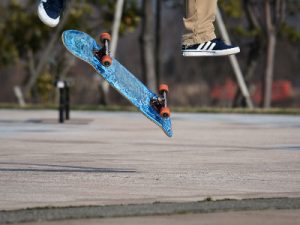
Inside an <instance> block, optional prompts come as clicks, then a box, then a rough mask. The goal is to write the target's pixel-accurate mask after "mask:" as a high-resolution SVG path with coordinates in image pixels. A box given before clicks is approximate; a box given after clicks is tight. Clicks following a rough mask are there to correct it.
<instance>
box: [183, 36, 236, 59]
mask: <svg viewBox="0 0 300 225" xmlns="http://www.w3.org/2000/svg"><path fill="white" fill-rule="evenodd" d="M181 51H182V55H183V56H225V55H232V54H237V53H239V52H240V48H239V47H238V46H233V45H227V44H225V43H224V41H222V40H221V39H219V38H216V39H213V40H211V41H208V42H205V43H202V44H195V45H183V46H182V49H181Z"/></svg>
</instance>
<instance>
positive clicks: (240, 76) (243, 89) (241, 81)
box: [216, 8, 253, 109]
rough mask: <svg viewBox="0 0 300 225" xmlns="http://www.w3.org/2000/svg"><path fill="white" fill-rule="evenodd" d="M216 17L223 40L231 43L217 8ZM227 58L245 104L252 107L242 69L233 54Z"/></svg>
mask: <svg viewBox="0 0 300 225" xmlns="http://www.w3.org/2000/svg"><path fill="white" fill-rule="evenodd" d="M216 19H217V25H218V28H219V30H220V32H221V35H222V38H223V39H224V41H225V42H226V43H227V44H231V41H230V38H229V35H228V32H227V30H226V27H225V24H224V22H223V18H222V15H221V12H220V9H219V8H217V14H216ZM229 60H230V63H231V66H232V68H233V70H234V73H235V76H236V79H237V82H238V85H239V87H240V89H241V92H242V94H243V96H244V98H245V99H246V103H247V106H248V107H249V108H250V109H252V108H253V103H252V100H251V98H250V94H249V91H248V88H247V85H246V83H245V81H244V76H243V74H242V71H241V68H240V65H239V63H238V60H237V58H236V56H235V55H230V56H229Z"/></svg>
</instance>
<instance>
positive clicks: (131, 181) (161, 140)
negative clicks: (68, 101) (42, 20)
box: [0, 110, 300, 224]
mask: <svg viewBox="0 0 300 225" xmlns="http://www.w3.org/2000/svg"><path fill="white" fill-rule="evenodd" d="M71 117H72V119H71V121H70V122H68V123H66V124H63V125H61V124H57V122H56V118H57V112H55V111H19V110H0V210H17V209H23V208H27V207H30V208H34V207H48V206H51V207H69V206H86V205H95V206H98V205H112V204H116V205H120V204H125V205H126V204H140V203H153V202H196V201H200V200H203V199H206V198H208V197H209V198H212V199H224V198H234V199H245V198H278V197H290V198H298V197H300V117H299V116H298V117H297V116H267V115H263V116H259V115H250V116H249V115H223V114H221V115H211V114H174V116H173V118H174V119H173V125H174V137H173V138H168V137H166V136H165V135H164V133H163V132H162V131H161V130H160V129H159V128H157V127H156V126H155V125H153V124H152V123H151V122H149V121H148V120H147V119H145V118H144V117H143V116H142V115H140V114H137V113H108V112H106V113H104V112H74V113H72V114H71ZM182 218H184V217H182ZM298 218H299V217H298ZM111 224H114V223H113V222H112V223H111Z"/></svg>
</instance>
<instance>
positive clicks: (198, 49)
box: [197, 43, 205, 51]
mask: <svg viewBox="0 0 300 225" xmlns="http://www.w3.org/2000/svg"><path fill="white" fill-rule="evenodd" d="M203 45H205V43H202V44H200V45H199V46H198V48H197V51H200V50H201V49H202V47H203Z"/></svg>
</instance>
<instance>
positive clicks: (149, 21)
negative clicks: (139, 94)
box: [141, 0, 157, 90]
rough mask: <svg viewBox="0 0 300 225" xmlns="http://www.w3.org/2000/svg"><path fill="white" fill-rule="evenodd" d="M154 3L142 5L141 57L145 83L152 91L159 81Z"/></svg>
mask: <svg viewBox="0 0 300 225" xmlns="http://www.w3.org/2000/svg"><path fill="white" fill-rule="evenodd" d="M153 3H154V2H153V1H149V0H143V4H142V32H141V57H142V71H143V72H142V73H143V77H144V81H145V83H147V85H148V87H149V88H150V89H152V90H155V89H156V88H157V86H156V85H157V81H156V71H155V58H154V46H155V38H154V37H155V35H154V26H155V17H154V11H153V9H154V7H153Z"/></svg>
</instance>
